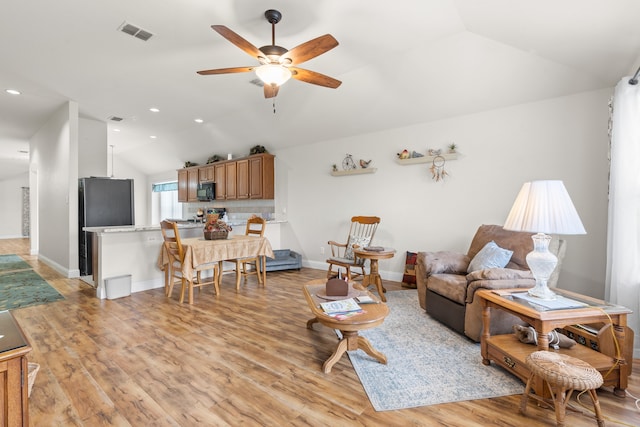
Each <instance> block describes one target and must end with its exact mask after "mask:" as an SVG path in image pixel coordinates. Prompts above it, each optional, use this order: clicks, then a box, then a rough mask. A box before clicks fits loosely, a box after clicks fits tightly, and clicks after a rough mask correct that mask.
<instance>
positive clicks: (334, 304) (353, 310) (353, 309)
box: [320, 298, 364, 320]
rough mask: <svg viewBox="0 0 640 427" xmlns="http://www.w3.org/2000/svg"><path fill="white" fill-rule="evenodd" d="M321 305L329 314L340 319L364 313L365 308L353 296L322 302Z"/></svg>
mask: <svg viewBox="0 0 640 427" xmlns="http://www.w3.org/2000/svg"><path fill="white" fill-rule="evenodd" d="M320 307H322V309H323V310H324V312H325V313H326V314H327V315H328V316H331V317H335V318H336V319H338V320H342V319H346V318H349V317H353V316H357V315H358V314H362V313H364V310H363V309H362V308H361V307H360V306H359V305H358V303H357V302H356V300H354V299H353V298H347V299H343V300H338V301H328V302H323V303H320Z"/></svg>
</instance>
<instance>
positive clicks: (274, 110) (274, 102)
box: [273, 98, 276, 114]
mask: <svg viewBox="0 0 640 427" xmlns="http://www.w3.org/2000/svg"><path fill="white" fill-rule="evenodd" d="M275 113H276V99H275V98H273V114H275Z"/></svg>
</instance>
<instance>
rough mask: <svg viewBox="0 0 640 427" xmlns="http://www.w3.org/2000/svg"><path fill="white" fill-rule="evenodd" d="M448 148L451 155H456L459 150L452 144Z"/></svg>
mask: <svg viewBox="0 0 640 427" xmlns="http://www.w3.org/2000/svg"><path fill="white" fill-rule="evenodd" d="M448 148H449V153H455V152H456V150H457V149H458V146H457V145H456V144H455V143H453V142H452V143H451V144H449V145H448Z"/></svg>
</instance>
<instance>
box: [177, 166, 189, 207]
mask: <svg viewBox="0 0 640 427" xmlns="http://www.w3.org/2000/svg"><path fill="white" fill-rule="evenodd" d="M188 187H189V174H188V172H187V170H186V169H180V170H179V171H178V201H179V202H182V203H184V202H188V201H189V191H188Z"/></svg>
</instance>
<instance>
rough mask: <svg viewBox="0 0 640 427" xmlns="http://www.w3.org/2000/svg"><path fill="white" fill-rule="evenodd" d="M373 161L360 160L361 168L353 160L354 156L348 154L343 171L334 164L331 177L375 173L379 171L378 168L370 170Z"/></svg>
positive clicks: (343, 162) (343, 164) (344, 160)
mask: <svg viewBox="0 0 640 427" xmlns="http://www.w3.org/2000/svg"><path fill="white" fill-rule="evenodd" d="M371 162H372V160H364V159H360V161H359V164H360V168H358V166H357V165H356V162H355V161H354V160H353V156H352V155H351V154H347V155H346V156H345V157H344V159H343V160H342V169H343V170H338V166H337V165H336V164H333V165H332V166H331V175H332V176H345V175H360V174H365V173H375V172H376V171H377V169H376V168H370V167H369V165H371Z"/></svg>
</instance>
